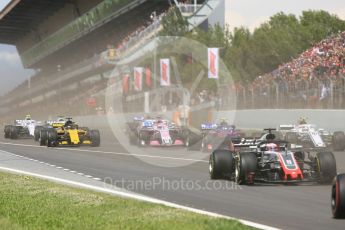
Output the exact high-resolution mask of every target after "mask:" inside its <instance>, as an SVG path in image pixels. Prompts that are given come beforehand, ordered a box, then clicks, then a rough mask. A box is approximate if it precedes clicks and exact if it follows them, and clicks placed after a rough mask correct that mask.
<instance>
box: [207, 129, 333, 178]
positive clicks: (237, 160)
mask: <svg viewBox="0 0 345 230" xmlns="http://www.w3.org/2000/svg"><path fill="white" fill-rule="evenodd" d="M268 131H269V133H268V135H267V136H266V140H248V142H247V143H246V141H243V142H242V143H240V144H234V147H235V149H234V150H233V151H231V150H215V151H213V152H212V154H211V155H210V160H209V172H210V177H211V179H220V178H227V179H230V180H233V181H235V182H237V183H238V184H253V183H255V182H265V183H299V182H319V183H331V182H332V180H333V178H334V176H335V175H336V173H337V170H336V161H335V158H334V155H333V153H332V152H330V151H328V150H327V148H310V149H305V148H302V146H296V145H294V144H290V143H289V142H287V141H283V140H276V139H275V136H274V134H272V133H271V131H272V129H268Z"/></svg>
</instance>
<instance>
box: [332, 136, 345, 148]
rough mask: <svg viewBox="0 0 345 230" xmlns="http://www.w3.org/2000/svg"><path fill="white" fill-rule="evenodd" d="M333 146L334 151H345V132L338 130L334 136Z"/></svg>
mask: <svg viewBox="0 0 345 230" xmlns="http://www.w3.org/2000/svg"><path fill="white" fill-rule="evenodd" d="M332 146H333V150H334V151H344V149H345V134H344V132H341V131H337V132H334V133H333V136H332Z"/></svg>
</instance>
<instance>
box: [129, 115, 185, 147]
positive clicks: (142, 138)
mask: <svg viewBox="0 0 345 230" xmlns="http://www.w3.org/2000/svg"><path fill="white" fill-rule="evenodd" d="M129 127H130V130H129V139H130V143H131V144H136V145H138V146H186V145H188V143H186V140H187V138H186V137H187V136H188V135H187V134H188V131H187V130H185V129H183V128H180V127H176V126H175V124H174V123H172V122H170V121H169V120H166V119H161V118H157V119H142V120H140V119H138V118H136V119H135V120H134V122H131V123H129Z"/></svg>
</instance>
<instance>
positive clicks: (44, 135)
mask: <svg viewBox="0 0 345 230" xmlns="http://www.w3.org/2000/svg"><path fill="white" fill-rule="evenodd" d="M47 140H48V131H47V130H46V129H42V130H41V131H40V136H39V143H40V146H45V145H47Z"/></svg>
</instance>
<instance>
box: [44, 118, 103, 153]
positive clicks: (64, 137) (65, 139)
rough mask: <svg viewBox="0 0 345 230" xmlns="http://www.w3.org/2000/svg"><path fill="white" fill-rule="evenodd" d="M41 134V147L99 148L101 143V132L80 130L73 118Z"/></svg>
mask: <svg viewBox="0 0 345 230" xmlns="http://www.w3.org/2000/svg"><path fill="white" fill-rule="evenodd" d="M40 132H41V135H40V145H46V146H48V147H56V146H79V145H90V146H93V147H98V146H99V145H100V143H101V137H100V132H99V130H96V129H93V130H90V129H89V128H86V127H83V128H79V127H78V125H77V124H76V123H75V122H73V121H72V119H71V118H67V119H66V123H65V124H64V125H56V126H53V127H51V128H47V129H43V130H41V131H40Z"/></svg>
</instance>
